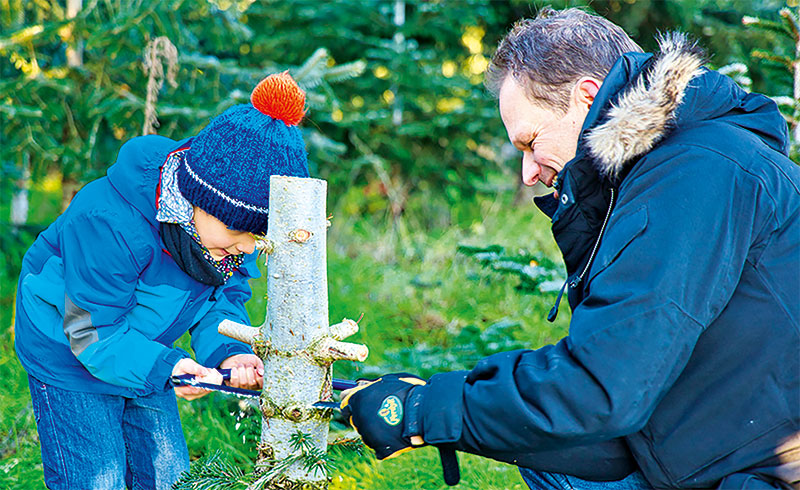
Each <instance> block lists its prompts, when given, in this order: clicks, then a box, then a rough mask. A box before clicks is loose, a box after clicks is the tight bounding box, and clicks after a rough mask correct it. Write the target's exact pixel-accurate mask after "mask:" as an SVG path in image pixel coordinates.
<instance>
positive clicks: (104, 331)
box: [61, 209, 186, 394]
mask: <svg viewBox="0 0 800 490" xmlns="http://www.w3.org/2000/svg"><path fill="white" fill-rule="evenodd" d="M123 222H124V220H123V218H122V217H120V216H116V215H114V214H110V212H109V211H107V210H101V209H97V210H93V211H89V212H87V213H81V214H75V215H73V216H71V217H70V218H69V219H68V220H67V221H66V222H65V223H64V225H63V228H62V233H61V251H62V260H63V264H64V287H65V299H64V302H65V307H64V322H63V328H64V333H65V335H66V336H67V339H68V340H69V343H70V348H71V349H72V352H73V354H75V356H76V357H77V359H78V360H79V361H80V362H81V363H82V364H83V365H84V366H85V367H86V369H87V370H88V371H89V372H90V373H91V374H92V375H93V376H95V377H96V378H98V379H101V380H103V381H105V382H107V383H111V384H114V385H119V386H124V387H127V388H131V389H133V390H135V391H136V392H137V393H139V394H145V393H150V392H153V391H159V390H163V389H165V388H166V386H167V381H168V378H169V376H170V374H171V373H172V368H173V367H174V366H175V364H176V363H177V362H178V361H179V360H180V359H182V358H184V357H186V353H185V352H183V351H181V350H180V349H172V348H169V347H166V346H164V345H162V344H160V343H158V342H156V341H153V340H151V339H149V338H147V337H146V336H145V335H144V334H142V333H141V332H140V331H138V330H137V329H135V328H132V326H131V325H130V324H129V322H128V318H127V314H128V313H129V312H130V311H131V310H132V309H133V307H134V306H136V297H135V290H136V284H137V281H138V278H139V275H140V273H141V271H142V270H143V269H144V267H145V266H146V265H147V263H148V262H149V259H148V257H147V254H148V253H149V252H148V251H147V250H146V248H145V247H141V246H139V245H138V244H141V243H147V241H146V240H144V239H137V238H138V237H133V238H132V237H131V236H130V234H131V233H135V230H136V228H135V227H128V228H130V229H132V230H134V231H128V232H127V233H128V235H129V236H127V237H126V236H123V234H122V233H121V231H120V229H119V228H118V226H116V225H118V224H119V223H123ZM137 247H139V248H137Z"/></svg>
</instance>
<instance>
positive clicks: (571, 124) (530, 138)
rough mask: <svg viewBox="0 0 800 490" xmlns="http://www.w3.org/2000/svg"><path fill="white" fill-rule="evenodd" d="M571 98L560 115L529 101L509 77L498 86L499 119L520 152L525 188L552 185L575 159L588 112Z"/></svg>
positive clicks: (520, 88)
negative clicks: (567, 107)
mask: <svg viewBox="0 0 800 490" xmlns="http://www.w3.org/2000/svg"><path fill="white" fill-rule="evenodd" d="M576 87H577V85H576ZM573 92H574V91H573ZM575 98H576V97H574V96H573V97H571V99H570V106H569V109H568V110H567V113H566V114H564V115H561V114H559V113H557V112H555V111H553V110H550V109H547V108H545V107H543V106H542V105H539V104H535V103H534V102H532V101H531V100H530V99H529V98H528V96H527V95H526V93H525V90H524V89H523V88H522V87H521V86H520V85H519V84H518V83H517V82H516V80H514V78H513V77H511V76H508V77H506V79H505V82H503V85H502V86H501V87H500V97H499V99H500V117H501V118H502V119H503V124H504V125H505V127H506V131H507V132H508V138H509V140H511V144H513V145H514V147H516V148H517V149H518V150H520V151H521V152H522V182H523V183H524V184H525V185H529V186H531V185H534V184H536V182H541V183H542V184H544V185H546V186H547V187H550V186H552V185H553V180H554V179H555V177H556V174H558V172H559V171H561V169H562V168H564V165H565V164H566V163H567V162H568V161H570V160H572V159H573V158H574V157H575V152H576V150H577V148H578V136H579V135H580V131H581V126H582V125H583V121H584V119H585V118H586V114H587V112H588V107H584V106H585V104H581V103H580V102H579V101H577V100H573V99H575ZM589 106H591V103H589Z"/></svg>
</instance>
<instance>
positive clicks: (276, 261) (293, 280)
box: [218, 176, 368, 489]
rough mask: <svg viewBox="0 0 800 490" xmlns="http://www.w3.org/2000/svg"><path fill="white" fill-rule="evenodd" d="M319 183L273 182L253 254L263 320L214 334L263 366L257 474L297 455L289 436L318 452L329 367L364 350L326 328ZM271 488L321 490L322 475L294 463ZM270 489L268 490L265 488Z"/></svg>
mask: <svg viewBox="0 0 800 490" xmlns="http://www.w3.org/2000/svg"><path fill="white" fill-rule="evenodd" d="M326 189H327V183H326V182H325V181H323V180H318V179H308V178H298V177H284V176H272V177H271V178H270V205H269V231H268V232H267V239H266V240H263V243H261V244H260V247H259V248H260V249H262V250H266V251H268V252H269V256H268V262H267V296H268V304H267V320H266V322H265V323H264V325H262V326H261V328H260V329H256V328H254V327H249V326H247V325H241V324H238V323H235V322H232V321H228V320H226V321H223V322H222V323H220V325H219V327H218V330H219V332H220V333H223V334H225V335H228V336H230V337H233V338H236V339H239V340H241V341H243V342H248V343H250V344H251V345H252V346H253V350H254V351H255V352H256V354H258V355H259V356H261V357H262V358H263V359H264V388H263V391H262V395H261V403H260V405H261V412H262V415H263V420H262V426H261V442H260V445H259V461H258V462H257V468H258V467H262V468H263V469H269V467H270V466H274V463H275V462H280V461H286V460H287V459H289V458H292V457H293V456H295V455H296V452H295V451H294V450H293V449H292V443H291V439H292V436H293V435H295V434H297V433H298V432H301V433H304V434H309V435H310V436H311V440H312V442H313V446H314V448H316V449H318V450H320V451H323V452H324V451H325V450H326V449H327V439H328V421H329V419H330V415H331V413H330V410H329V409H317V408H314V407H312V405H313V404H314V403H316V402H318V401H320V400H329V399H330V396H331V376H332V373H331V363H333V362H334V361H336V360H338V359H353V360H364V358H366V356H367V352H368V351H367V348H366V346H363V345H356V344H350V343H347V342H341V339H343V338H346V337H347V336H349V335H352V334H353V333H355V332H356V331H358V325H357V324H356V322H354V321H352V320H347V319H344V320H343V321H342V322H341V323H338V324H336V325H333V326H330V327H329V324H328V277H327V267H326V231H327V224H328V222H327V219H326V217H325V194H326ZM283 475H284V476H283V477H282V478H281V480H280V482H275V483H274V486H275V488H281V489H299V488H304V489H306V488H315V489H324V488H327V486H328V481H327V478H326V475H325V474H324V473H323V472H316V473H315V472H313V471H309V470H308V468H307V467H306V466H305V465H304V464H303V463H302V462H297V463H294V464H292V465H291V466H289V467H288V469H287V470H285V471H284V473H283ZM270 488H272V487H270Z"/></svg>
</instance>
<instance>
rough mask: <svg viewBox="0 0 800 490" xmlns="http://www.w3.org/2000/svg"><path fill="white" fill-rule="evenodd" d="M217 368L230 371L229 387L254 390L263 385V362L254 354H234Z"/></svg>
mask: <svg viewBox="0 0 800 490" xmlns="http://www.w3.org/2000/svg"><path fill="white" fill-rule="evenodd" d="M219 367H220V368H222V369H230V370H231V379H230V380H229V381H228V385H230V386H233V387H235V388H245V389H248V390H255V389H260V388H261V387H262V386H263V385H264V361H262V360H261V358H260V357H258V356H257V355H255V354H236V355H235V356H231V357H229V358H227V359H225V360H224V361H222V363H221V364H220V365H219Z"/></svg>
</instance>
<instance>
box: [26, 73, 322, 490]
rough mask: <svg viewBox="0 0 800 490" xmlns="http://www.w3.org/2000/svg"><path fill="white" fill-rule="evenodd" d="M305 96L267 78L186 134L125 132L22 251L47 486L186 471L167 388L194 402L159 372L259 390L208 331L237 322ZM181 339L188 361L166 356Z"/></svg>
mask: <svg viewBox="0 0 800 490" xmlns="http://www.w3.org/2000/svg"><path fill="white" fill-rule="evenodd" d="M304 103H305V94H304V92H303V91H302V90H301V89H300V88H299V87H298V86H297V84H296V83H295V82H294V80H292V78H291V77H290V76H289V75H288V73H282V74H278V75H272V76H270V77H267V78H265V79H264V80H263V81H262V82H261V83H260V84H259V85H258V86H257V87H256V89H255V90H254V91H253V93H252V95H251V103H250V104H243V105H237V106H234V107H231V108H230V109H228V110H227V111H225V112H224V113H223V114H221V115H220V116H218V117H216V118H214V119H213V120H212V121H211V122H210V123H209V124H208V126H206V127H205V128H204V129H203V130H202V131H201V132H200V133H199V134H198V135H197V136H195V137H194V138H189V139H185V140H182V141H180V142H174V141H172V140H170V139H167V138H164V137H160V136H144V137H141V138H134V139H133V140H131V141H129V142H127V143H126V144H125V145H124V146H123V147H122V149H121V150H120V153H119V155H118V158H117V162H116V163H115V164H114V165H113V166H112V167H111V168H110V169H109V171H108V175H107V176H106V177H103V178H101V179H98V180H96V181H94V182H91V183H89V184H87V185H86V186H85V187H84V188H83V189H82V190H81V191H80V192H79V193H78V194H77V195H76V196H75V199H74V200H73V202H72V203H71V205H70V206H69V208H68V209H67V210H66V211H65V212H64V214H62V215H61V216H60V217H59V218H58V219H57V220H56V221H55V223H53V224H52V225H51V226H50V227H49V228H48V229H47V230H45V231H44V232H43V233H42V234H41V235H40V236H39V237H38V238H37V240H36V241H35V242H34V244H33V245H32V246H31V248H30V250H29V251H28V252H27V254H26V255H25V258H24V259H23V265H22V273H21V274H20V280H19V285H18V292H17V316H16V325H15V329H16V350H17V355H18V357H19V359H20V361H21V363H22V365H23V366H24V367H25V370H26V371H27V372H28V375H29V381H30V391H31V397H32V400H33V408H34V413H35V416H36V423H37V427H38V431H39V439H40V442H41V448H42V461H43V464H44V476H45V483H46V484H47V486H48V487H49V488H52V489H62V488H63V489H66V488H79V489H90V488H124V487H125V486H126V485H127V486H128V487H129V488H148V489H151V488H155V489H162V488H169V487H170V486H171V485H172V483H174V481H175V480H176V479H177V478H178V476H179V475H180V474H181V472H182V471H184V470H186V469H188V452H187V448H186V442H185V441H184V439H183V434H182V430H181V425H180V418H179V417H178V411H177V404H176V401H175V395H177V396H180V397H182V398H185V399H187V400H192V399H195V398H198V397H201V396H203V395H204V394H206V392H205V391H204V390H201V389H198V388H194V387H191V386H182V387H178V388H174V394H173V388H172V387H171V386H170V384H169V378H170V376H172V375H179V374H193V375H195V376H197V377H199V378H203V380H204V381H207V382H211V383H221V382H222V377H221V375H220V374H219V372H217V371H216V369H214V368H217V367H220V368H231V369H232V373H231V380H230V384H231V385H232V386H237V387H246V388H256V387H260V386H261V385H262V381H263V380H262V375H263V364H262V362H261V360H260V359H259V358H258V357H257V356H255V355H254V354H253V352H252V350H251V349H250V347H249V346H248V345H246V344H243V343H241V342H237V341H234V340H231V339H229V338H227V337H223V336H222V335H220V334H219V333H217V325H218V324H219V322H220V321H222V320H224V319H231V320H234V321H238V322H241V323H249V320H248V318H247V313H246V311H245V308H244V303H245V302H246V301H247V299H249V297H250V288H249V286H248V280H249V279H251V278H253V277H258V275H259V273H258V269H257V267H256V265H255V256H254V255H252V254H253V251H254V248H255V240H256V238H257V237H258V236H260V235H263V234H265V233H266V231H267V210H268V206H269V176H270V175H274V174H279V175H290V176H297V177H307V176H308V164H307V159H306V152H305V147H304V143H303V139H302V136H301V134H300V130H299V129H298V128H297V126H296V125H297V123H299V121H300V119H302V117H303V115H304V109H303V106H304ZM187 330H188V331H190V332H191V337H192V349H193V350H194V352H195V356H196V358H197V361H194V360H193V359H192V358H191V357H189V355H188V354H187V353H186V352H184V351H182V350H181V349H177V348H173V347H172V344H173V342H174V341H175V340H177V339H178V338H179V337H180V336H181V335H182V334H183V333H184V332H186V331H187Z"/></svg>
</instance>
